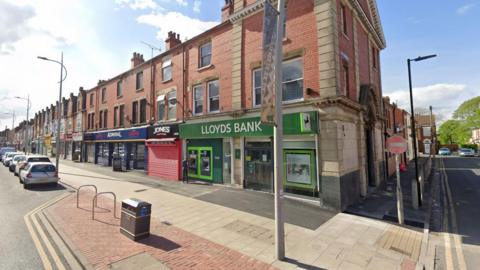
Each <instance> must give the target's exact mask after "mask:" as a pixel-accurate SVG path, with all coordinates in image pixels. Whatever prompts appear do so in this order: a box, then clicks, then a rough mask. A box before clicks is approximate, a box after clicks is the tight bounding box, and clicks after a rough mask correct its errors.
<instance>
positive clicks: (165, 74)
mask: <svg viewBox="0 0 480 270" xmlns="http://www.w3.org/2000/svg"><path fill="white" fill-rule="evenodd" d="M162 79H163V81H169V80H171V79H172V58H171V57H170V56H167V57H165V58H163V63H162Z"/></svg>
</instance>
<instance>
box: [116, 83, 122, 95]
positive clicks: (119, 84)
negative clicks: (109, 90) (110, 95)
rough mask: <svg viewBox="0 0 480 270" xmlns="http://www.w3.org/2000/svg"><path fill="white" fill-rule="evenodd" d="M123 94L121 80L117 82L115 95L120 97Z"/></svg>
mask: <svg viewBox="0 0 480 270" xmlns="http://www.w3.org/2000/svg"><path fill="white" fill-rule="evenodd" d="M122 96H123V87H122V81H118V82H117V97H122Z"/></svg>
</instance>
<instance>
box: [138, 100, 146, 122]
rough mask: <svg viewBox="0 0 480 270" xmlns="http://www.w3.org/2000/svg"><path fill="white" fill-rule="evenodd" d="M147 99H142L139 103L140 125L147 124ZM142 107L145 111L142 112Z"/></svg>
mask: <svg viewBox="0 0 480 270" xmlns="http://www.w3.org/2000/svg"><path fill="white" fill-rule="evenodd" d="M147 105H148V104H147V99H146V98H144V99H141V100H140V101H139V102H138V123H139V124H144V123H147ZM142 107H143V108H144V110H142Z"/></svg>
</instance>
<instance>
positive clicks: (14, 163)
mask: <svg viewBox="0 0 480 270" xmlns="http://www.w3.org/2000/svg"><path fill="white" fill-rule="evenodd" d="M26 159H27V156H26V155H16V156H14V157H13V159H12V161H10V165H9V166H8V169H9V170H10V171H11V172H13V173H14V174H15V175H17V173H15V167H16V166H17V164H18V163H19V162H22V161H25V160H26Z"/></svg>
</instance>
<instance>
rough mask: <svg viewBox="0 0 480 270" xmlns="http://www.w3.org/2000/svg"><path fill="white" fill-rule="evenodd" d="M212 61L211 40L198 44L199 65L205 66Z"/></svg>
mask: <svg viewBox="0 0 480 270" xmlns="http://www.w3.org/2000/svg"><path fill="white" fill-rule="evenodd" d="M211 63H212V42H208V43H205V44H203V45H202V46H200V59H199V67H200V68H202V67H206V66H209V65H210V64H211Z"/></svg>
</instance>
